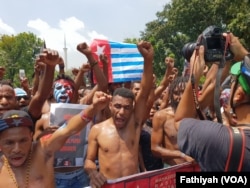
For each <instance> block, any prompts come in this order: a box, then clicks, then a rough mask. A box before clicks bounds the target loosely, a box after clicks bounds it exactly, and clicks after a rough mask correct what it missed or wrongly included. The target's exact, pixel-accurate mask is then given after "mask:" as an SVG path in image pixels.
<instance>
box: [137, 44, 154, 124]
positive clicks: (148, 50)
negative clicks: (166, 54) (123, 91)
mask: <svg viewBox="0 0 250 188" xmlns="http://www.w3.org/2000/svg"><path fill="white" fill-rule="evenodd" d="M137 48H138V50H139V52H140V53H141V55H142V56H143V58H144V69H143V74H142V79H141V89H140V92H139V93H138V96H137V97H136V101H135V120H136V123H138V124H139V125H140V126H142V125H143V123H144V120H145V119H146V117H147V114H146V113H147V112H148V110H147V108H151V107H149V106H147V100H148V97H149V94H150V90H151V88H152V84H149V83H152V80H153V65H152V64H153V58H154V49H153V46H152V45H151V44H150V43H149V42H146V41H141V42H139V43H138V44H137Z"/></svg>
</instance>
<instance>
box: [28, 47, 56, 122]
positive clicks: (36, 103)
mask: <svg viewBox="0 0 250 188" xmlns="http://www.w3.org/2000/svg"><path fill="white" fill-rule="evenodd" d="M59 58H60V56H59V54H58V52H57V51H55V50H51V49H44V50H43V52H42V53H41V54H40V55H39V58H38V59H37V61H38V62H43V63H44V64H46V66H45V71H44V73H43V75H42V78H41V80H40V82H39V86H38V90H37V91H36V93H35V95H34V96H33V97H32V99H31V101H30V103H29V106H28V111H29V113H30V114H31V115H32V117H33V118H40V116H41V114H42V107H43V104H44V102H45V101H46V100H47V98H48V97H49V94H50V92H51V89H52V85H53V80H54V72H55V66H56V65H57V63H58V61H59Z"/></svg>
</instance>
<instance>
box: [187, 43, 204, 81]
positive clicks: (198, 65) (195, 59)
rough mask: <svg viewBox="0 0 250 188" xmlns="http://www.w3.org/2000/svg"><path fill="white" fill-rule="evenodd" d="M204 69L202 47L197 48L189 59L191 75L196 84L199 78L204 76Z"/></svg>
mask: <svg viewBox="0 0 250 188" xmlns="http://www.w3.org/2000/svg"><path fill="white" fill-rule="evenodd" d="M205 68H206V65H205V60H204V46H199V48H198V49H195V50H194V52H193V55H192V57H191V59H190V69H191V73H192V74H193V75H194V77H195V80H196V82H198V81H199V80H200V78H201V76H202V75H204V71H205V70H206V69H205Z"/></svg>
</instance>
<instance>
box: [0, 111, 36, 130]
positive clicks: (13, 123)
mask: <svg viewBox="0 0 250 188" xmlns="http://www.w3.org/2000/svg"><path fill="white" fill-rule="evenodd" d="M33 126H34V124H33V121H32V119H31V118H30V116H29V115H28V114H27V113H26V112H25V111H22V110H9V111H7V112H4V113H3V115H2V118H1V119H0V132H2V131H4V130H6V129H8V128H13V127H30V128H31V130H33Z"/></svg>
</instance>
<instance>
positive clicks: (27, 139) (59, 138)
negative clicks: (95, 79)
mask: <svg viewBox="0 0 250 188" xmlns="http://www.w3.org/2000/svg"><path fill="white" fill-rule="evenodd" d="M110 98H111V97H110V96H108V95H107V94H105V93H103V92H96V93H95V96H94V98H93V103H92V104H91V105H89V106H88V107H87V108H86V109H85V110H83V111H82V112H81V113H79V114H77V115H75V116H73V117H72V118H71V119H70V120H69V122H68V124H67V125H66V126H62V127H61V128H60V129H57V130H56V131H55V132H54V133H53V134H52V135H51V136H47V137H46V138H45V137H44V138H41V139H40V140H38V141H36V142H33V141H32V140H33V139H32V138H33V130H32V129H33V127H34V123H33V121H32V119H31V118H30V116H29V115H28V114H27V113H26V112H25V111H21V110H9V111H7V112H5V113H3V116H2V119H0V150H1V151H2V153H3V156H2V157H1V158H0V187H9V188H14V187H20V188H33V187H36V188H44V187H48V188H54V187H55V181H54V166H53V164H54V154H55V152H56V151H57V150H59V149H60V148H61V147H62V146H63V145H64V143H65V141H66V140H67V139H68V138H69V137H70V136H71V135H73V134H76V133H77V132H79V131H80V130H81V129H83V128H84V127H85V126H86V125H87V123H88V122H89V121H90V120H91V119H92V117H93V116H94V115H95V113H97V112H98V111H99V110H101V109H103V108H104V107H106V105H107V104H108V102H109V101H110Z"/></svg>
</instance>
